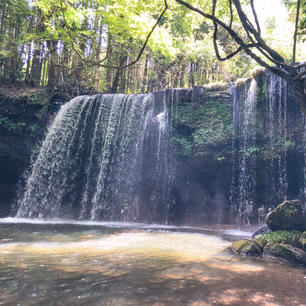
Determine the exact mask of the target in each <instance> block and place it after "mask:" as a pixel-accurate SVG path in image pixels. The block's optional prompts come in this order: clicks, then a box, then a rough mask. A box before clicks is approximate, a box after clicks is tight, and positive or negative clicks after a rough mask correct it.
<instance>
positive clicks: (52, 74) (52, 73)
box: [47, 40, 57, 98]
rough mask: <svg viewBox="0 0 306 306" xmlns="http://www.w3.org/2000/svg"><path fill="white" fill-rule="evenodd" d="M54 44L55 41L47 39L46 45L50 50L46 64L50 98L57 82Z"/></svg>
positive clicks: (55, 43)
mask: <svg viewBox="0 0 306 306" xmlns="http://www.w3.org/2000/svg"><path fill="white" fill-rule="evenodd" d="M56 45H57V41H53V40H48V41H47V46H48V49H49V52H50V60H49V66H48V88H47V91H48V95H49V97H50V98H51V97H52V96H53V93H54V91H55V87H56V82H57V73H56Z"/></svg>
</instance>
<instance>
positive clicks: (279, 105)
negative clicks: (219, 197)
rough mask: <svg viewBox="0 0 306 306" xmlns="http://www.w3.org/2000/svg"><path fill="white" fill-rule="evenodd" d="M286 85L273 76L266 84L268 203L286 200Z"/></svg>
mask: <svg viewBox="0 0 306 306" xmlns="http://www.w3.org/2000/svg"><path fill="white" fill-rule="evenodd" d="M287 96H288V93H287V83H286V82H285V81H284V80H283V79H281V78H280V77H277V76H275V75H274V74H271V75H270V80H269V84H268V142H269V144H270V150H271V163H270V175H271V184H270V186H271V188H270V191H269V193H268V194H270V195H271V198H270V203H271V204H272V203H274V202H275V203H281V202H282V201H283V200H285V199H286V198H287V192H288V182H287V169H286V168H287V138H288V135H287V134H288V133H287V131H288V129H287V113H288V108H287Z"/></svg>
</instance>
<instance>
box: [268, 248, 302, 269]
mask: <svg viewBox="0 0 306 306" xmlns="http://www.w3.org/2000/svg"><path fill="white" fill-rule="evenodd" d="M264 253H265V254H267V255H272V256H275V257H280V258H284V259H286V260H288V261H291V262H295V263H301V264H306V253H305V251H303V250H301V249H299V248H296V247H293V246H292V245H289V244H285V243H279V244H274V243H268V244H267V245H266V246H265V247H264Z"/></svg>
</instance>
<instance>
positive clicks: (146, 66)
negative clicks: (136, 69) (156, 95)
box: [141, 54, 150, 93]
mask: <svg viewBox="0 0 306 306" xmlns="http://www.w3.org/2000/svg"><path fill="white" fill-rule="evenodd" d="M149 59H150V57H149V54H147V56H146V61H145V67H144V72H143V78H142V86H141V92H142V93H144V92H145V90H146V86H147V78H148V66H149Z"/></svg>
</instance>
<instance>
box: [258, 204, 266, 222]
mask: <svg viewBox="0 0 306 306" xmlns="http://www.w3.org/2000/svg"><path fill="white" fill-rule="evenodd" d="M257 217H258V225H263V224H264V221H265V207H264V206H263V205H261V206H260V207H259V208H258V210H257Z"/></svg>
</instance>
